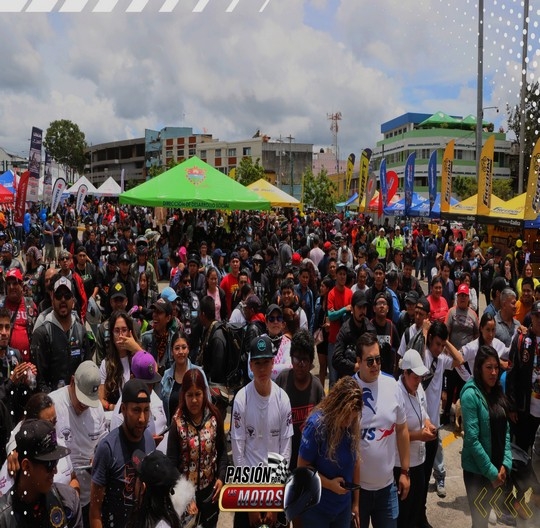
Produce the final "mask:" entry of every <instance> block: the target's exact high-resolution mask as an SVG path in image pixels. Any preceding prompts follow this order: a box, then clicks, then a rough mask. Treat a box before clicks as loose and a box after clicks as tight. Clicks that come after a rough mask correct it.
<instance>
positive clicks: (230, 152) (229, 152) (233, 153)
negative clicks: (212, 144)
mask: <svg viewBox="0 0 540 528" xmlns="http://www.w3.org/2000/svg"><path fill="white" fill-rule="evenodd" d="M227 156H236V149H235V148H230V149H229V150H228V151H227Z"/></svg>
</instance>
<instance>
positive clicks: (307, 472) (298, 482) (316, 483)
mask: <svg viewBox="0 0 540 528" xmlns="http://www.w3.org/2000/svg"><path fill="white" fill-rule="evenodd" d="M320 500H321V478H320V477H319V474H318V473H317V472H316V471H315V470H314V469H311V468H308V467H298V468H296V469H295V470H293V472H292V473H291V474H290V475H289V478H288V479H287V482H286V483H285V494H284V497H283V509H284V510H285V517H286V518H287V522H290V521H291V520H292V519H294V518H295V517H298V516H299V515H301V514H302V513H304V512H305V511H306V510H309V508H312V507H313V506H316V505H317V504H319V501H320Z"/></svg>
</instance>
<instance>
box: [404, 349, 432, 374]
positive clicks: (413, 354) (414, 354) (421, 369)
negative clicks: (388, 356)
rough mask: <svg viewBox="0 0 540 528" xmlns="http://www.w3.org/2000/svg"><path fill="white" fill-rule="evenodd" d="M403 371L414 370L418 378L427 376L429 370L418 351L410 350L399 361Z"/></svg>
mask: <svg viewBox="0 0 540 528" xmlns="http://www.w3.org/2000/svg"><path fill="white" fill-rule="evenodd" d="M399 368H400V369H401V370H412V371H413V372H414V373H415V374H416V375H417V376H426V375H427V374H429V369H428V368H427V367H426V366H425V365H424V362H423V361H422V358H421V357H420V354H419V353H418V351H417V350H414V349H413V348H409V350H407V352H405V354H404V355H403V357H402V358H401V359H400V361H399Z"/></svg>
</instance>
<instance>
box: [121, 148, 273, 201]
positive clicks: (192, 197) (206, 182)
mask: <svg viewBox="0 0 540 528" xmlns="http://www.w3.org/2000/svg"><path fill="white" fill-rule="evenodd" d="M120 203H124V204H130V205H146V206H150V207H171V208H176V207H180V208H183V209H227V210H231V211H234V210H254V209H255V210H269V209H270V202H269V201H268V200H265V199H264V198H261V197H260V196H259V195H258V194H257V193H255V192H253V191H251V190H250V189H248V188H246V187H244V186H243V185H242V184H240V183H238V182H236V181H234V180H233V179H231V178H229V177H228V176H226V175H225V174H223V173H222V172H220V171H218V170H217V169H215V168H214V167H212V166H211V165H208V163H205V162H204V161H202V160H200V159H199V158H197V157H196V156H194V157H193V158H190V159H188V160H186V161H184V162H183V163H180V164H179V165H177V166H176V167H173V168H172V169H169V170H168V171H166V172H164V173H163V174H160V175H159V176H156V177H155V178H152V179H151V180H148V181H147V182H144V183H141V185H138V186H137V187H135V188H134V189H130V190H129V191H126V192H124V193H122V194H121V195H120Z"/></svg>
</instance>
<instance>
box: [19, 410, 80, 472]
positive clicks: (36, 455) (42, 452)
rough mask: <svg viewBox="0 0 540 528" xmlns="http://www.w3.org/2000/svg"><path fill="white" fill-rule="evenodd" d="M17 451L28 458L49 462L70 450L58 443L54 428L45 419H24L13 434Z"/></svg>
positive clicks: (63, 455) (61, 456) (65, 454)
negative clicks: (17, 430)
mask: <svg viewBox="0 0 540 528" xmlns="http://www.w3.org/2000/svg"><path fill="white" fill-rule="evenodd" d="M15 441H16V442H17V451H18V452H19V453H22V454H23V456H25V457H27V458H29V459H30V460H40V461H43V462H49V461H51V460H59V459H60V458H63V457H65V456H67V455H69V453H71V451H70V450H69V449H67V448H66V447H62V446H59V445H58V441H57V439H56V429H55V428H54V425H53V424H52V423H51V422H48V421H46V420H34V419H32V418H30V419H28V420H24V422H23V423H22V424H21V428H20V429H19V432H18V433H17V434H16V435H15Z"/></svg>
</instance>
